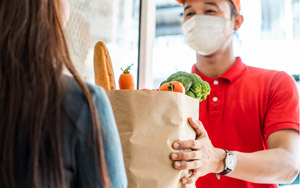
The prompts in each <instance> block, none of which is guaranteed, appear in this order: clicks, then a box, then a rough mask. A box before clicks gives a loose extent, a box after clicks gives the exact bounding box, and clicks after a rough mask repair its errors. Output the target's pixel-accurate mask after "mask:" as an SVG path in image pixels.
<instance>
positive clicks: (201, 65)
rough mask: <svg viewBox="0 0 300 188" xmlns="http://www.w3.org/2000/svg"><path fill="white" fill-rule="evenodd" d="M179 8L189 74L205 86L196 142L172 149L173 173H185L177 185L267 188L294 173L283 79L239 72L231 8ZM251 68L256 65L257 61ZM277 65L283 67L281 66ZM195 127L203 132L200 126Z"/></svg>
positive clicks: (212, 1)
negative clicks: (191, 56) (191, 55)
mask: <svg viewBox="0 0 300 188" xmlns="http://www.w3.org/2000/svg"><path fill="white" fill-rule="evenodd" d="M177 1H178V2H180V3H182V4H183V5H184V20H183V32H184V36H185V41H186V43H187V44H188V45H189V46H190V47H191V48H193V49H194V50H195V51H196V53H197V63H196V64H195V65H194V66H193V68H192V72H193V73H196V74H198V75H199V76H200V77H201V78H202V79H203V80H205V81H207V82H208V83H209V84H210V86H211V94H210V96H209V97H208V99H207V100H206V101H204V102H202V103H201V104H200V114H199V119H200V121H201V122H200V121H198V120H195V121H194V120H192V119H189V122H190V124H191V126H192V127H193V128H194V129H195V130H196V132H197V138H196V140H189V141H177V142H174V143H173V147H174V148H175V149H177V150H180V149H192V151H188V152H176V153H172V154H171V159H172V160H173V161H174V167H175V168H176V169H190V170H191V171H192V172H193V173H192V175H191V177H189V178H183V179H182V180H181V182H182V183H183V184H193V183H195V182H196V181H197V182H196V186H197V187H199V188H244V187H245V188H250V187H251V188H273V187H278V186H277V185H276V184H278V183H284V184H285V183H287V184H288V183H291V182H293V181H294V179H295V178H296V176H297V174H298V172H299V94H298V91H297V88H296V84H295V81H294V80H293V79H292V77H290V76H289V75H287V74H286V73H284V72H279V71H272V70H265V69H260V68H254V67H250V66H247V65H245V64H244V63H243V62H242V60H241V58H239V57H237V58H236V57H235V56H234V54H233V47H232V40H233V35H234V32H235V31H237V30H238V29H239V28H240V26H241V25H242V23H243V16H241V15H240V14H239V12H240V1H239V0H232V1H230V0H185V1H183V0H177ZM258 61H259V59H258ZM283 63H284V62H283ZM202 123H203V125H202Z"/></svg>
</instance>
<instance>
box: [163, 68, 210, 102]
mask: <svg viewBox="0 0 300 188" xmlns="http://www.w3.org/2000/svg"><path fill="white" fill-rule="evenodd" d="M171 81H178V82H181V83H182V85H183V86H184V87H185V91H186V95H188V96H190V97H193V98H195V99H198V100H199V101H200V102H201V101H203V100H205V99H206V98H207V96H208V95H209V94H210V86H209V84H208V83H207V82H205V81H203V80H202V79H201V78H200V76H198V75H197V74H194V73H187V72H183V71H179V72H177V73H174V74H172V75H171V76H169V77H168V79H167V80H166V81H163V82H162V83H161V84H160V87H161V86H162V85H163V84H165V83H168V82H171Z"/></svg>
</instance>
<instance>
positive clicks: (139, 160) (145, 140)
mask: <svg viewBox="0 0 300 188" xmlns="http://www.w3.org/2000/svg"><path fill="white" fill-rule="evenodd" d="M107 95H108V97H109V99H110V102H111V105H112V108H113V111H114V115H115V119H116V123H117V126H118V130H119V134H120V138H121V142H122V147H123V155H124V161H125V168H126V172H127V177H128V188H184V187H186V188H187V187H188V188H194V187H195V185H188V186H186V185H182V184H181V183H180V179H181V178H183V177H188V176H189V173H188V171H186V170H182V171H180V170H176V169H174V168H173V166H172V164H173V163H172V161H171V160H170V154H171V153H172V152H174V151H175V150H174V149H173V148H172V143H173V142H174V141H177V140H189V139H195V137H196V134H195V131H194V130H193V129H192V128H191V126H190V125H189V123H188V121H187V119H188V117H192V118H195V119H198V115H199V101H198V100H196V99H193V98H191V97H189V96H186V95H184V94H181V93H174V92H168V91H166V92H163V91H135V90H118V91H107Z"/></svg>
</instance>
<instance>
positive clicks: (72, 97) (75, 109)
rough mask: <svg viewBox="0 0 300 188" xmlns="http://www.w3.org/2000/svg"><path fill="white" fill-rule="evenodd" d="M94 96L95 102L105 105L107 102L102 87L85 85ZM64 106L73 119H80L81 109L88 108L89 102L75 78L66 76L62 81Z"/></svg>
mask: <svg viewBox="0 0 300 188" xmlns="http://www.w3.org/2000/svg"><path fill="white" fill-rule="evenodd" d="M85 84H86V85H87V87H88V89H89V91H90V93H91V95H92V98H93V101H94V102H100V103H105V102H106V100H107V97H106V94H105V91H104V89H103V88H102V87H99V86H96V85H92V84H89V83H85ZM62 88H63V89H62V92H63V96H64V98H63V104H64V106H65V108H66V109H67V110H68V112H69V113H70V115H71V116H72V117H78V116H79V114H80V109H82V108H84V107H86V106H88V101H87V99H86V97H85V95H84V93H83V91H82V89H81V88H80V86H79V84H78V83H77V82H76V80H75V79H74V78H73V77H70V76H67V75H64V76H63V79H62Z"/></svg>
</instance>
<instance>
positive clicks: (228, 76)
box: [192, 57, 246, 83]
mask: <svg viewBox="0 0 300 188" xmlns="http://www.w3.org/2000/svg"><path fill="white" fill-rule="evenodd" d="M245 69H246V65H245V64H244V63H243V62H242V60H241V58H240V57H237V58H236V61H235V63H234V64H233V66H232V67H230V68H229V69H228V70H227V71H226V72H225V73H224V74H222V75H221V76H219V77H218V78H217V79H219V78H221V79H225V80H228V81H229V82H230V83H232V82H234V81H235V80H236V79H237V78H238V77H239V76H240V75H241V74H242V72H243V71H244V70H245ZM192 73H196V74H198V75H199V76H200V77H201V78H202V79H203V80H205V81H207V82H209V83H212V82H213V81H214V80H216V78H211V77H208V76H205V75H202V74H201V73H199V72H198V70H197V69H196V64H195V65H194V66H193V68H192Z"/></svg>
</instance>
